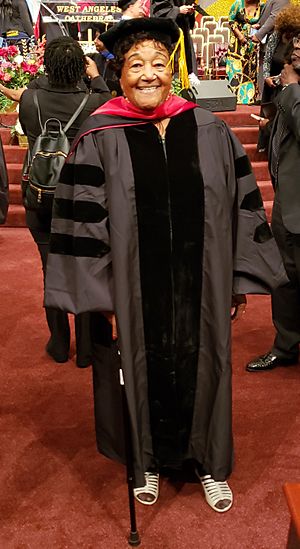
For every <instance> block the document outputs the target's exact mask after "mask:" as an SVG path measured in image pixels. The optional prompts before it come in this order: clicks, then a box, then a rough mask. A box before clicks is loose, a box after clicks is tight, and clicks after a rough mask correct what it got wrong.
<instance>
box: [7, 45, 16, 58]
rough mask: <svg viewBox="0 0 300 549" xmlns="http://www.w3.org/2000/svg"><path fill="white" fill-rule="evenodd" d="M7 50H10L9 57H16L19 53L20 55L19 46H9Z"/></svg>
mask: <svg viewBox="0 0 300 549" xmlns="http://www.w3.org/2000/svg"><path fill="white" fill-rule="evenodd" d="M7 50H8V55H12V56H14V55H16V54H17V53H19V49H18V48H17V46H8V48H7Z"/></svg>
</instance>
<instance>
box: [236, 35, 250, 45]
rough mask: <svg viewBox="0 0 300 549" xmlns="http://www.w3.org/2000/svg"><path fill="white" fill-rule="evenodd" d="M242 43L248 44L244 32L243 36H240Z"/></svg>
mask: <svg viewBox="0 0 300 549" xmlns="http://www.w3.org/2000/svg"><path fill="white" fill-rule="evenodd" d="M238 39H239V41H240V43H241V44H247V42H248V40H247V38H246V36H245V35H244V34H241V36H239V37H238Z"/></svg>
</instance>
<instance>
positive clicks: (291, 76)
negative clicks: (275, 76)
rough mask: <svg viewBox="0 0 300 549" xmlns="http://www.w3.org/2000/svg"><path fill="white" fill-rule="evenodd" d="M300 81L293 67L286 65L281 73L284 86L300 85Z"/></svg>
mask: <svg viewBox="0 0 300 549" xmlns="http://www.w3.org/2000/svg"><path fill="white" fill-rule="evenodd" d="M299 79H300V77H299V74H298V73H297V72H296V71H295V70H294V68H293V66H292V65H288V64H287V63H286V64H285V65H284V67H283V69H282V71H281V73H280V80H281V84H282V86H288V84H299Z"/></svg>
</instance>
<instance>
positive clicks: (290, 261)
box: [272, 193, 300, 358]
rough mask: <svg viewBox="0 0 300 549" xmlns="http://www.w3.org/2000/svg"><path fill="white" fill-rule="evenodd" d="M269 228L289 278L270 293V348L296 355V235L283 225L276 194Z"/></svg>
mask: <svg viewBox="0 0 300 549" xmlns="http://www.w3.org/2000/svg"><path fill="white" fill-rule="evenodd" d="M299 215H300V212H299ZM272 230H273V234H274V237H275V240H276V242H277V245H278V248H279V250H280V253H281V256H282V259H283V263H284V266H285V269H286V272H287V275H288V277H289V280H290V281H289V283H288V284H286V285H284V286H281V287H279V288H277V289H276V290H275V291H274V292H273V294H272V315H273V323H274V326H275V328H276V337H275V341H274V345H273V349H272V351H273V352H274V353H275V354H276V355H277V356H279V357H280V358H297V357H298V354H299V342H300V234H293V233H290V232H289V231H288V230H287V229H286V228H285V227H284V225H283V221H282V216H281V207H280V200H279V196H278V193H276V194H275V200H274V205H273V212H272Z"/></svg>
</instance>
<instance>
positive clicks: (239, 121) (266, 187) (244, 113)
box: [217, 105, 274, 221]
mask: <svg viewBox="0 0 300 549" xmlns="http://www.w3.org/2000/svg"><path fill="white" fill-rule="evenodd" d="M259 110H260V107H257V106H248V105H238V106H237V109H236V111H232V112H231V111H228V112H220V113H217V115H218V116H219V117H220V118H222V119H223V120H225V122H227V124H228V125H229V126H230V127H231V129H232V130H233V132H234V133H235V135H236V136H237V137H238V138H239V140H240V141H241V143H242V144H243V146H244V148H245V151H246V152H247V154H248V156H249V159H250V161H251V164H252V168H253V171H254V174H255V177H256V180H257V183H258V185H259V188H260V190H261V194H262V198H263V201H264V206H265V210H266V214H267V218H268V220H269V221H270V219H271V212H272V206H273V197H274V191H273V187H272V184H271V180H270V174H269V170H268V161H267V156H266V154H265V153H259V152H257V149H256V144H257V138H258V123H257V121H256V120H254V118H252V117H251V114H252V113H253V114H258V115H259Z"/></svg>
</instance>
